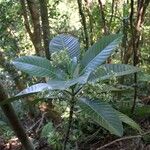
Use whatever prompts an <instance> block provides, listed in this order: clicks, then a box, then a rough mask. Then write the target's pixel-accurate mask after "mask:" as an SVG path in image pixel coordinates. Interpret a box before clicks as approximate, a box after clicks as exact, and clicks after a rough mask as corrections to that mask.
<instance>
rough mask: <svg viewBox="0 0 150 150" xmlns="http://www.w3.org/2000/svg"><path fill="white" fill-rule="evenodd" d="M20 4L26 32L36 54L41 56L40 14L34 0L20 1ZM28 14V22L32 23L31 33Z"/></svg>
mask: <svg viewBox="0 0 150 150" xmlns="http://www.w3.org/2000/svg"><path fill="white" fill-rule="evenodd" d="M20 4H21V6H22V15H23V17H24V23H25V27H26V30H27V32H28V34H29V36H30V39H31V41H32V43H33V45H34V48H35V51H36V54H37V55H39V56H40V55H42V50H43V47H42V38H41V26H40V12H39V8H38V4H37V2H36V0H26V1H25V0H20ZM27 6H28V7H27ZM27 8H28V9H27ZM28 10H29V11H28ZM28 12H30V20H31V22H32V27H33V31H32V30H31V25H30V23H29V16H28Z"/></svg>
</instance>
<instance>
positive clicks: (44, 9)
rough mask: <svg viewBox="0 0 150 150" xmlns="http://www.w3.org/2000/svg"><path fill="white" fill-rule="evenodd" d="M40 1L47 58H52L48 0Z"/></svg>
mask: <svg viewBox="0 0 150 150" xmlns="http://www.w3.org/2000/svg"><path fill="white" fill-rule="evenodd" d="M39 3H40V12H41V20H42V30H43V41H44V49H45V54H46V58H47V59H49V60H50V58H51V56H50V51H49V36H50V31H49V21H48V9H47V0H43V1H41V0H39Z"/></svg>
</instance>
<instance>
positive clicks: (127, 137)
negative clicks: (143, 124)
mask: <svg viewBox="0 0 150 150" xmlns="http://www.w3.org/2000/svg"><path fill="white" fill-rule="evenodd" d="M146 134H150V131H148V132H146V133H144V134H142V135H135V136H126V137H123V138H120V139H116V140H114V141H112V142H110V143H108V144H105V145H103V146H101V147H100V148H97V149H96V150H102V149H104V148H106V147H108V146H110V145H112V144H114V143H116V142H120V141H123V140H130V139H135V138H142V136H144V135H146Z"/></svg>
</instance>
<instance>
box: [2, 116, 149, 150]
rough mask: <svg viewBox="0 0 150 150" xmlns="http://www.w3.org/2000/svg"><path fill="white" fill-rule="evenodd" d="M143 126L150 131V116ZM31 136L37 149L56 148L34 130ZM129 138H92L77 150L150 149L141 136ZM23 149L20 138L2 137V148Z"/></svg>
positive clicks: (143, 121) (8, 149) (7, 149)
mask: <svg viewBox="0 0 150 150" xmlns="http://www.w3.org/2000/svg"><path fill="white" fill-rule="evenodd" d="M27 124H28V127H29V128H28V129H30V128H33V126H34V124H32V123H31V122H26V125H25V126H26V127H27ZM141 126H142V128H143V129H144V130H146V131H150V118H147V119H144V120H141ZM29 136H30V138H31V141H34V144H35V145H36V150H55V149H52V148H51V146H50V145H49V144H48V143H47V140H46V139H44V138H40V137H39V136H38V134H36V133H34V132H32V134H31V135H29ZM130 137H131V138H130ZM128 138H129V139H124V137H123V138H120V139H119V140H120V141H116V139H115V138H114V137H113V136H110V135H108V136H107V137H105V138H104V139H103V140H99V139H96V138H92V140H89V141H88V142H86V143H84V142H83V143H80V145H78V146H77V147H76V148H75V150H150V143H146V142H145V141H144V140H143V139H142V138H141V137H135V138H134V137H133V138H132V136H128ZM112 141H114V142H112ZM108 143H109V144H110V145H109V144H108ZM104 145H105V146H106V147H105V146H104ZM103 146H104V147H103ZM22 149H23V148H22V145H21V143H20V142H19V140H18V138H16V137H13V138H11V139H10V140H7V141H6V140H4V139H3V138H2V137H0V150H22Z"/></svg>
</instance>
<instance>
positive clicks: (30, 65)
mask: <svg viewBox="0 0 150 150" xmlns="http://www.w3.org/2000/svg"><path fill="white" fill-rule="evenodd" d="M121 37H122V36H121V35H120V34H116V35H110V36H106V37H104V38H102V39H101V40H100V41H98V42H97V43H95V44H94V45H93V46H92V47H90V48H89V49H88V50H87V52H86V53H85V55H84V56H83V58H82V59H81V61H80V60H78V61H77V59H76V57H78V54H79V49H77V48H79V43H78V42H77V39H76V38H74V37H71V36H70V37H69V35H64V34H61V35H58V36H56V37H55V38H54V39H53V40H52V42H51V43H50V48H51V49H53V50H54V51H60V50H61V51H63V50H66V51H67V53H68V55H69V56H70V60H71V61H69V65H67V68H66V69H65V70H63V72H64V73H65V74H67V75H69V78H66V79H65V80H64V79H63V80H62V79H58V78H57V77H58V76H59V72H57V71H55V68H57V69H58V68H59V67H56V66H55V65H51V62H49V61H48V60H46V59H44V58H40V57H36V56H25V57H20V58H18V59H16V60H15V61H14V65H15V66H16V67H17V68H19V69H21V70H22V71H24V72H26V73H29V74H30V75H35V76H47V77H51V76H52V77H53V80H52V79H51V78H50V80H48V82H47V83H39V84H36V85H33V86H31V87H29V88H27V89H25V90H24V91H22V92H21V93H20V94H19V95H22V96H24V94H32V93H33V94H34V93H38V92H41V91H43V90H44V89H47V90H50V91H53V90H60V91H63V92H64V93H65V94H67V95H68V96H66V98H65V99H67V100H69V101H70V98H71V99H72V101H79V102H80V105H81V104H82V105H81V108H83V110H84V111H85V113H87V114H88V115H89V116H91V118H93V117H94V118H93V119H94V120H95V121H96V122H97V123H99V124H100V125H101V126H102V127H104V128H105V129H107V130H109V131H110V132H111V133H113V134H115V135H118V136H122V134H123V127H122V123H121V122H122V121H124V122H126V123H128V124H129V125H131V126H132V127H134V126H135V127H134V128H136V129H137V126H138V125H136V123H135V122H132V121H131V120H130V119H129V118H127V117H125V116H122V117H120V118H119V117H118V116H119V115H117V113H116V111H115V110H114V109H113V108H112V107H111V106H110V105H108V104H105V103H103V102H101V101H100V100H99V102H98V101H96V100H93V99H92V100H90V99H88V98H87V99H83V98H80V97H81V96H82V95H81V94H80V93H79V92H81V91H82V90H83V87H84V85H85V84H86V83H88V81H89V80H91V79H92V75H93V74H94V73H95V71H96V69H97V68H98V67H99V66H100V65H101V64H102V63H104V62H105V61H106V59H107V58H108V57H109V56H110V55H111V53H112V52H113V51H114V50H115V49H116V47H117V46H118V44H119V42H120V39H121ZM80 64H81V65H82V66H81V65H80ZM102 68H103V70H104V71H101V73H99V72H97V77H98V78H99V79H109V78H110V77H111V73H113V72H114V74H115V76H122V75H126V74H129V73H134V72H137V71H139V70H138V69H137V68H134V67H131V66H129V65H102ZM59 69H62V68H59ZM94 75H95V74H94ZM66 77H67V76H66ZM97 77H96V78H97ZM96 81H97V80H96ZM83 94H84V91H83Z"/></svg>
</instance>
